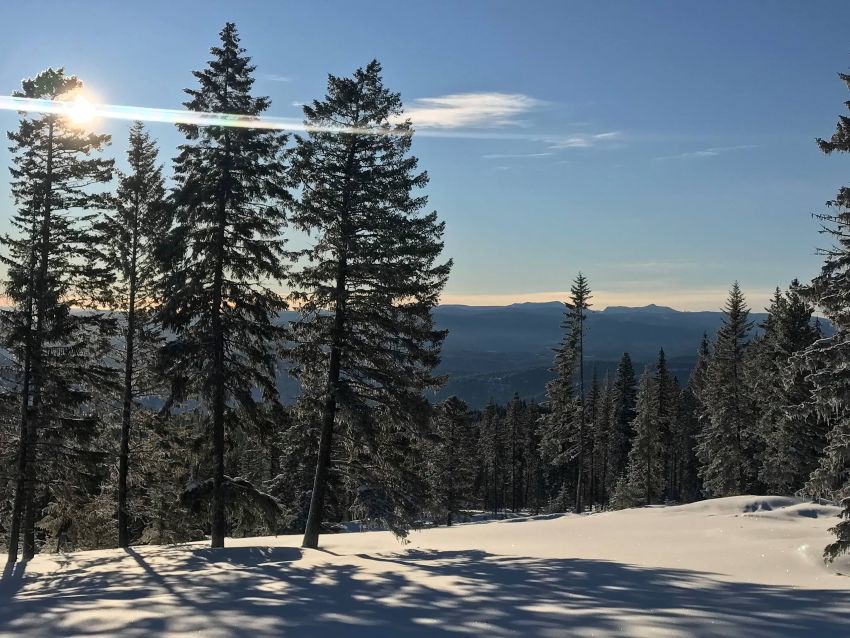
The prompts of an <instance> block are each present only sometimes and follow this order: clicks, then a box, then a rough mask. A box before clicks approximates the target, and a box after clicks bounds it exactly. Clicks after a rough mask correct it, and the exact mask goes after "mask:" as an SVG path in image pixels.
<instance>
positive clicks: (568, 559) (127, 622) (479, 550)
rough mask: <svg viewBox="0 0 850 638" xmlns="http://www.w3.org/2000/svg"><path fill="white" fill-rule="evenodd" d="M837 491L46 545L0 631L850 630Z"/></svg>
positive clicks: (12, 592) (2, 613)
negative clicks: (403, 539) (130, 543)
mask: <svg viewBox="0 0 850 638" xmlns="http://www.w3.org/2000/svg"><path fill="white" fill-rule="evenodd" d="M837 512H838V508H835V507H831V506H824V505H817V504H814V503H810V502H806V501H802V500H800V499H794V498H787V497H753V496H740V497H733V498H725V499H716V500H711V501H704V502H701V503H695V504H691V505H684V506H679V507H666V508H665V507H650V508H642V509H634V510H625V511H620V512H609V513H602V514H593V515H585V516H574V515H567V516H561V517H555V518H553V517H547V516H543V517H539V518H533V517H531V518H524V519H523V518H521V519H516V518H514V519H509V520H505V521H491V522H484V523H470V524H464V525H458V526H455V527H452V528H450V529H447V528H437V529H430V530H424V531H420V532H414V533H413V534H412V535H411V542H410V544H408V545H406V546H401V545H400V544H399V543H398V542H397V541H395V540H394V539H393V537H392V536H391V535H390V534H389V533H388V532H363V533H351V534H339V535H335V536H324V537H323V538H322V545H323V547H324V549H323V550H319V551H313V550H302V549H300V548H299V547H298V545H299V543H300V540H301V539H300V536H280V537H276V538H274V537H267V538H249V539H233V540H228V545H229V547H228V548H226V549H224V550H211V549H208V548H205V547H201V546H198V545H182V546H161V547H157V546H150V547H138V548H134V549H131V550H128V551H120V550H104V551H93V552H78V553H74V554H67V555H40V556H37V557H36V559H35V560H33V561H31V562H30V563H29V565H26V566H24V565H20V566H19V567H18V569H17V571H15V572H14V573H12V574H7V575H6V576H5V577H4V578H3V580H2V584H0V635H3V636H13V635H14V636H45V635H51V636H72V635H73V636H77V635H79V636H114V635H122V636H149V635H169V636H184V635H202V636H211V637H225V636H311V637H312V636H358V637H367V636H369V637H375V636H462V635H481V636H508V635H521V636H546V637H551V636H624V635H628V636H746V637H748V638H756V637H768V636H818V637H822V638H826V637H829V636H848V635H850V577H848V576H845V575H841V574H842V573H843V574H848V573H850V561H848V560H847V559H846V558H844V559H842V560H841V561H838V562H836V563H835V564H833V565H832V566H825V565H824V564H823V563H822V561H821V558H820V555H821V551H822V549H823V547H824V545H825V544H826V543H827V542H829V540H830V537H829V535H828V534H827V532H826V529H827V528H828V527H830V526H831V525H833V524H834V523H835V521H836V520H837V519H836V518H835V516H836V514H837Z"/></svg>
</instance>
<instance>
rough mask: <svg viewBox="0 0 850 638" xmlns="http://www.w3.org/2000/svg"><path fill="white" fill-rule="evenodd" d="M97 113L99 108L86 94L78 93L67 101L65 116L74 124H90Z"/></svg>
mask: <svg viewBox="0 0 850 638" xmlns="http://www.w3.org/2000/svg"><path fill="white" fill-rule="evenodd" d="M95 115H97V109H96V108H95V106H94V104H92V103H91V102H89V101H88V100H87V99H86V97H85V96H84V95H80V94H77V95H75V96H74V98H73V99H72V100H69V101H68V102H67V107H66V109H65V116H66V117H67V118H68V119H69V120H71V122H73V123H74V124H77V125H80V126H82V125H84V124H88V123H89V122H91V121H92V120H93V119H94V117H95Z"/></svg>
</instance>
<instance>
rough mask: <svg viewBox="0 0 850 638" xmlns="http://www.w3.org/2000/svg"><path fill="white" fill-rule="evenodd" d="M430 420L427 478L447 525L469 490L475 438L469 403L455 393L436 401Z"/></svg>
mask: <svg viewBox="0 0 850 638" xmlns="http://www.w3.org/2000/svg"><path fill="white" fill-rule="evenodd" d="M431 423H432V431H433V435H434V436H435V439H436V440H435V441H434V442H433V444H432V445H430V446H428V448H427V467H428V482H429V484H430V491H431V498H432V499H433V501H434V504H435V506H436V507H435V509H436V511H437V512H438V513H439V514H441V515H442V517H443V520H445V522H446V525H448V526H450V525H451V524H452V520H453V518H454V516H455V515H456V514H457V513H458V512H459V511H460V508H461V506H462V505H463V504H464V503H465V502H467V501H468V500H469V496H470V494H471V493H472V488H473V483H474V481H475V474H476V469H477V468H476V465H475V460H476V458H477V454H478V441H477V440H476V436H475V429H474V428H473V425H472V419H471V415H470V413H469V407H468V406H467V405H466V403H464V402H463V401H461V400H460V399H458V398H457V397H454V396H452V397H449V398H448V399H446V400H445V401H443V402H442V403H440V404H438V405H436V406H435V407H434V414H433V417H432V420H431Z"/></svg>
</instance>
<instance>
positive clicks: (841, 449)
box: [795, 73, 850, 560]
mask: <svg viewBox="0 0 850 638" xmlns="http://www.w3.org/2000/svg"><path fill="white" fill-rule="evenodd" d="M839 78H840V79H841V81H842V82H844V84H845V85H847V87H848V88H850V74H846V73H840V74H839ZM846 105H847V106H848V108H850V104H846ZM817 142H818V146H819V147H820V149H821V151H823V152H824V153H826V154H832V153H835V152H839V153H847V152H850V116H847V115H841V116H839V119H838V124H837V126H836V130H835V133H833V135H832V137H831V138H830V139H828V140H827V139H818V141H817ZM827 206H828V207H829V209H830V210H829V212H827V213H824V214H821V215H818V218H819V220H820V222H821V224H822V227H823V228H822V229H823V232H824V233H825V234H826V235H827V236H828V237H829V238H830V239H831V241H832V246H830V247H829V248H826V249H823V250H821V251H820V252H821V255H823V257H824V263H823V266H822V267H821V271H820V273H819V274H818V275H817V276H816V277H815V278H814V279H813V280H812V282H811V284H809V285H808V286H806V287H805V288H804V289H803V290H802V291H801V292H802V293H803V294H804V295H805V297H806V298H807V300H808V301H810V302H811V303H813V304H815V305H816V306H817V307H818V308H819V309H820V310H821V311H822V312H823V314H824V315H825V316H826V318H827V319H829V321H830V322H831V323H832V326H833V328H834V331H835V332H834V333H833V335H832V336H830V337H826V338H823V339H819V340H817V341H815V342H814V343H812V344H811V345H810V346H809V347H808V348H806V349H805V350H804V351H803V352H802V353H800V355H799V356H798V357H796V358H795V364H796V366H797V368H798V369H799V370H800V371H801V372H803V373H804V374H805V375H806V380H807V382H808V383H810V384H811V386H812V398H811V403H810V409H811V410H813V411H814V412H815V413H816V414H817V415H818V416H819V417H820V418H822V419H823V420H824V422H825V423H826V424H827V425H828V428H829V433H828V435H827V439H826V447H825V449H824V454H823V456H822V457H821V459H820V462H819V465H818V468H817V469H816V470H815V472H814V473H813V474H812V476H811V479H810V480H809V482H808V484H807V485H806V489H805V491H806V492H807V493H810V494H812V495H815V496H824V497H828V498H834V499H838V500H841V503H842V506H843V508H844V509H843V512H842V515H841V516H842V519H843V520H842V521H841V522H840V523H839V524H838V525H836V526H835V527H834V528H832V530H831V531H832V533H833V534H835V536H836V539H835V541H834V542H833V543H831V544H830V545H828V546H827V547H826V549H825V550H824V558H825V559H826V560H833V559H834V558H836V557H837V556H839V555H840V554H843V553H845V552H847V551H850V407H848V405H847V397H848V396H850V367H848V365H847V361H850V187H848V186H842V187H841V188H840V189H839V191H838V194H837V195H836V196H835V198H834V199H833V200H831V201H829V202H827Z"/></svg>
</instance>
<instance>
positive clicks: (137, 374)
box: [100, 122, 171, 547]
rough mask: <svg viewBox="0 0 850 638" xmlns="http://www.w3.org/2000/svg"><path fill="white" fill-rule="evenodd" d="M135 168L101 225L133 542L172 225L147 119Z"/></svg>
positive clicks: (133, 158) (121, 480)
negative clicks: (132, 498)
mask: <svg viewBox="0 0 850 638" xmlns="http://www.w3.org/2000/svg"><path fill="white" fill-rule="evenodd" d="M127 161H128V164H129V172H128V173H126V174H122V175H120V180H119V183H118V190H117V193H116V196H115V200H114V210H113V211H112V213H111V214H109V215H107V216H106V218H105V219H104V221H103V224H102V225H101V228H100V232H101V236H102V243H103V245H104V246H105V249H104V254H105V257H106V262H107V264H108V265H109V266H110V268H111V269H112V270H113V271H114V272H115V273H116V274H117V278H116V285H115V287H114V290H113V294H114V300H113V302H112V304H111V306H112V307H113V308H115V309H116V310H117V311H118V312H119V313H120V314H121V315H122V319H123V325H124V352H123V358H124V362H123V363H124V379H123V388H122V410H121V438H120V452H119V457H118V459H119V465H118V508H117V509H118V546H119V547H127V546H128V545H129V543H130V538H129V532H128V525H129V511H128V503H127V500H128V495H127V494H128V492H127V476H128V473H129V457H130V427H131V422H132V421H133V410H134V404H135V403H136V402H137V401H138V400H139V399H140V398H143V397H144V396H145V395H147V394H151V393H152V391H153V390H154V388H153V387H152V385H151V384H152V380H151V372H152V369H153V364H154V357H155V352H156V349H157V348H158V346H159V345H160V341H161V339H160V335H159V331H158V330H157V328H156V327H155V326H153V325H152V322H151V313H152V302H153V301H154V300H155V299H156V297H157V291H156V285H157V283H158V281H159V279H160V273H159V270H160V268H159V261H158V248H159V243H160V241H161V240H162V238H163V237H164V236H165V235H166V234H167V232H168V231H169V230H170V227H171V218H170V215H169V210H168V207H167V206H166V202H165V186H164V182H163V177H162V169H161V168H160V166H159V165H158V163H157V147H156V143H155V142H154V141H153V140H152V139H151V137H150V135H149V134H148V133H147V132H146V131H145V128H144V126H143V125H142V123H141V122H136V123H135V124H133V126H132V127H131V129H130V139H129V149H128V151H127Z"/></svg>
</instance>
